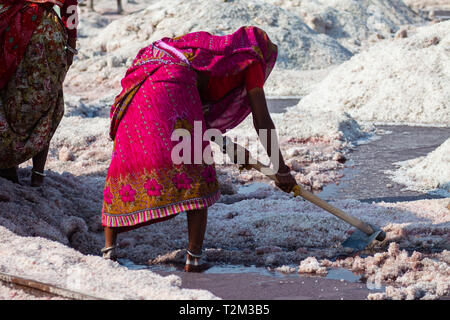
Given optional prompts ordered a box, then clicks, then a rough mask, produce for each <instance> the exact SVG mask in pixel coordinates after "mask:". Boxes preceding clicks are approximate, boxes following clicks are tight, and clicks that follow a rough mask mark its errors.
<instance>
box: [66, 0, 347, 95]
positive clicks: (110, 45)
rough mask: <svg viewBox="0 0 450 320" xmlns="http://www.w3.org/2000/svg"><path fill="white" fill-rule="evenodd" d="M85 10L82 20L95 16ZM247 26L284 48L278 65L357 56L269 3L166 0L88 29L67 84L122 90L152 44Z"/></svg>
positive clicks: (303, 65) (89, 91)
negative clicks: (134, 64)
mask: <svg viewBox="0 0 450 320" xmlns="http://www.w3.org/2000/svg"><path fill="white" fill-rule="evenodd" d="M83 14H84V13H83V12H82V14H81V19H82V20H83V19H85V20H88V21H90V19H94V18H92V17H91V15H92V14H90V13H89V14H88V13H86V14H85V15H86V16H85V17H83ZM95 19H96V20H98V19H99V18H98V17H97V18H95ZM95 19H94V20H95ZM96 20H95V21H96ZM89 23H91V24H93V23H94V22H92V21H91V22H89ZM87 24H88V23H87ZM94 25H95V24H94ZM245 25H254V26H258V27H260V28H262V29H264V30H265V31H266V32H267V33H268V34H269V37H270V38H271V40H272V41H273V42H274V43H276V44H277V45H278V46H279V57H278V61H277V68H282V69H286V68H296V69H298V70H310V69H320V68H324V67H327V66H330V65H335V64H339V63H342V62H343V61H345V60H347V59H349V58H350V57H351V55H352V54H351V52H349V51H348V50H347V49H345V48H344V47H342V46H341V45H340V44H339V43H338V42H337V41H336V40H334V39H332V38H330V37H328V36H326V35H324V34H318V33H316V32H315V31H313V30H311V29H310V28H309V27H308V26H307V25H306V24H305V23H304V22H303V21H302V20H301V19H300V18H299V17H298V16H297V15H295V14H293V13H290V12H289V11H287V10H284V9H282V8H280V7H277V6H273V5H271V4H268V3H265V2H261V1H258V0H252V1H243V0H235V1H232V2H224V1H221V0H211V1H206V2H205V1H201V0H162V1H158V2H156V3H154V4H152V5H150V6H149V7H148V8H147V9H145V10H142V11H139V12H136V13H133V14H130V15H128V16H125V17H123V18H120V19H117V20H115V21H113V22H111V23H110V24H109V25H108V26H107V27H105V28H103V29H97V30H98V33H97V35H96V36H93V35H92V32H90V33H89V32H85V33H86V35H88V37H87V38H81V39H80V54H79V55H78V57H77V60H76V61H75V63H74V64H73V66H72V68H71V69H70V70H69V72H68V75H67V78H66V83H65V85H66V88H70V90H69V91H68V92H70V93H72V94H74V93H75V92H77V94H79V92H83V95H84V96H88V97H89V98H93V99H95V98H98V97H99V96H102V95H106V94H110V93H111V92H112V91H114V90H115V91H120V80H121V78H122V77H123V75H124V74H125V71H126V69H127V67H129V66H130V65H131V63H132V61H133V59H134V57H135V56H136V54H137V52H138V51H139V49H141V48H142V47H145V46H148V45H149V44H150V43H151V42H153V41H155V40H158V39H160V38H162V37H173V36H178V35H182V34H185V33H189V32H194V31H200V30H202V31H208V32H211V33H213V34H217V35H225V34H229V33H232V32H234V31H236V30H237V29H238V28H239V27H241V26H245ZM87 29H89V28H87ZM280 72H281V71H280ZM278 91H279V90H278Z"/></svg>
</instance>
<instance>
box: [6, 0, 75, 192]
mask: <svg viewBox="0 0 450 320" xmlns="http://www.w3.org/2000/svg"><path fill="white" fill-rule="evenodd" d="M54 5H58V6H60V9H61V18H62V19H60V18H59V17H58V15H57V14H56V12H55V11H54V10H53V6H54ZM76 6H77V0H69V1H64V0H58V1H56V0H54V1H51V0H50V1H44V0H36V1H22V0H18V1H11V0H0V51H1V55H0V176H2V177H4V178H6V179H9V180H12V181H13V182H18V177H17V166H18V165H19V164H21V163H23V162H25V161H27V160H29V159H31V158H32V159H33V170H32V177H31V184H32V185H33V186H40V185H41V184H42V182H43V177H44V176H45V174H44V167H45V162H46V158H47V153H48V147H49V144H50V140H51V138H52V137H53V134H54V133H55V131H56V128H57V127H58V125H59V123H60V121H61V119H62V117H63V114H64V101H63V87H62V85H63V81H64V78H65V75H66V72H67V70H68V68H69V66H70V65H71V63H72V61H73V54H74V53H76V50H75V49H74V47H75V46H76V36H77V32H76ZM74 15H75V16H74Z"/></svg>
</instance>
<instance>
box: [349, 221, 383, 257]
mask: <svg viewBox="0 0 450 320" xmlns="http://www.w3.org/2000/svg"><path fill="white" fill-rule="evenodd" d="M370 226H371V227H372V229H373V230H374V232H373V233H372V234H371V235H367V234H365V233H364V232H362V231H361V230H359V229H356V230H355V232H353V233H352V235H351V236H350V237H348V239H347V240H345V241H344V242H343V243H342V246H343V247H347V248H352V249H356V250H357V251H359V250H363V249H365V248H366V247H367V246H368V245H369V244H370V243H371V242H372V241H373V240H375V238H376V237H378V235H379V234H380V233H381V232H382V230H381V229H378V228H375V227H374V226H372V225H370Z"/></svg>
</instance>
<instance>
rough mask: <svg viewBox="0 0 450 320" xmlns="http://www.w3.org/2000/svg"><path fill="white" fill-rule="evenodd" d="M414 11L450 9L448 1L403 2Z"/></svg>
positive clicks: (406, 0) (413, 0) (405, 0)
mask: <svg viewBox="0 0 450 320" xmlns="http://www.w3.org/2000/svg"><path fill="white" fill-rule="evenodd" d="M403 2H404V3H405V4H406V5H408V6H410V7H411V8H412V9H414V10H432V9H435V8H437V9H447V10H449V9H450V1H449V0H403Z"/></svg>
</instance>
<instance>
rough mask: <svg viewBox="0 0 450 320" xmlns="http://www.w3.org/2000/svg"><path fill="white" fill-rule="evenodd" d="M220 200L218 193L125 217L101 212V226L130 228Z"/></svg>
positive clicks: (140, 211)
mask: <svg viewBox="0 0 450 320" xmlns="http://www.w3.org/2000/svg"><path fill="white" fill-rule="evenodd" d="M219 198H220V191H219V190H217V191H216V192H215V193H213V194H212V195H208V196H205V197H202V198H194V199H188V200H184V201H180V202H177V203H172V204H169V205H167V206H164V207H158V208H148V209H143V210H139V211H136V212H133V213H129V214H125V215H123V214H122V215H117V214H111V213H106V212H103V215H102V225H103V226H107V227H131V226H135V225H138V224H141V223H145V222H147V221H151V220H154V219H160V218H165V217H168V216H171V215H174V214H178V213H180V212H184V211H188V210H195V209H202V208H207V207H210V206H212V205H213V204H214V203H215V202H217V200H219Z"/></svg>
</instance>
